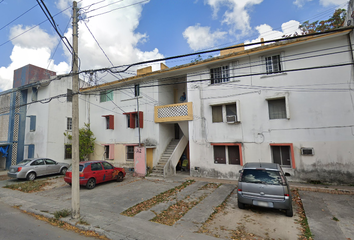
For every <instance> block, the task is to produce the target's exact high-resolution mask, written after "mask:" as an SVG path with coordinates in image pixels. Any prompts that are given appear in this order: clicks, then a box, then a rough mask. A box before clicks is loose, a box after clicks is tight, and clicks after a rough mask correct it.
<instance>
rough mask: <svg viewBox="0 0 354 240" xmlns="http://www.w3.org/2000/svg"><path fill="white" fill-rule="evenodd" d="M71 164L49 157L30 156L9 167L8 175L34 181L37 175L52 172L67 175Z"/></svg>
mask: <svg viewBox="0 0 354 240" xmlns="http://www.w3.org/2000/svg"><path fill="white" fill-rule="evenodd" d="M68 167H69V164H67V163H60V162H56V161H54V160H52V159H49V158H28V159H25V160H23V161H21V162H19V163H17V165H13V166H11V167H10V168H9V171H8V172H7V176H9V177H11V178H17V179H22V178H26V179H27V180H31V181H33V180H34V179H36V177H39V176H44V175H50V174H58V173H60V174H63V175H65V173H66V170H68Z"/></svg>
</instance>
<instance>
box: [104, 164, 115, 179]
mask: <svg viewBox="0 0 354 240" xmlns="http://www.w3.org/2000/svg"><path fill="white" fill-rule="evenodd" d="M102 165H103V168H104V176H103V181H104V182H105V181H110V180H112V179H113V171H114V167H113V166H112V165H111V164H110V163H108V162H102Z"/></svg>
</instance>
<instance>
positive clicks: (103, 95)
mask: <svg viewBox="0 0 354 240" xmlns="http://www.w3.org/2000/svg"><path fill="white" fill-rule="evenodd" d="M107 101H113V91H112V90H111V91H103V92H100V102H107Z"/></svg>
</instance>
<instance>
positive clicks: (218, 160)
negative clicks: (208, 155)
mask: <svg viewBox="0 0 354 240" xmlns="http://www.w3.org/2000/svg"><path fill="white" fill-rule="evenodd" d="M211 145H213V150H214V163H215V164H229V165H242V153H241V151H240V149H241V144H240V143H212V144H211Z"/></svg>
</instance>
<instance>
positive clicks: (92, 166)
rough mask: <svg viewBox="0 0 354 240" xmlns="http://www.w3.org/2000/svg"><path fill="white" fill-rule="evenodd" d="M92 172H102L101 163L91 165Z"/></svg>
mask: <svg viewBox="0 0 354 240" xmlns="http://www.w3.org/2000/svg"><path fill="white" fill-rule="evenodd" d="M91 170H92V171H99V170H102V165H101V163H99V162H98V163H92V164H91Z"/></svg>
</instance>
